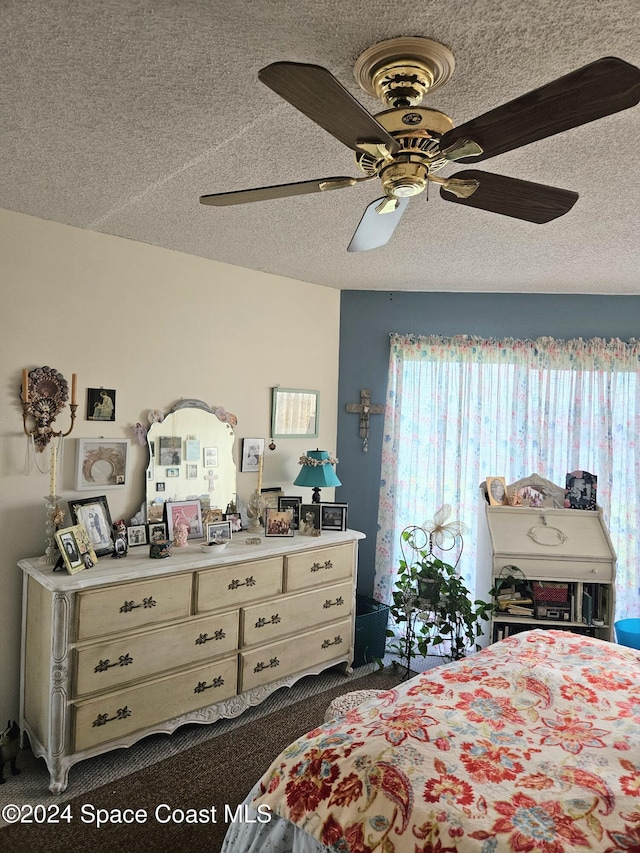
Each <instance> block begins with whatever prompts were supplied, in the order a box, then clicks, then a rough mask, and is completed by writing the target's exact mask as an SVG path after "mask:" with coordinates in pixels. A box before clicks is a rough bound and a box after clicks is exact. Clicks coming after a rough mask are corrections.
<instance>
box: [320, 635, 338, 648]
mask: <svg viewBox="0 0 640 853" xmlns="http://www.w3.org/2000/svg"><path fill="white" fill-rule="evenodd" d="M341 642H342V637H341V636H340V634H338V636H337V637H334V638H333V640H324V642H323V643H322V645H321V646H320V648H321V649H328V648H329V646H339V645H340V643H341Z"/></svg>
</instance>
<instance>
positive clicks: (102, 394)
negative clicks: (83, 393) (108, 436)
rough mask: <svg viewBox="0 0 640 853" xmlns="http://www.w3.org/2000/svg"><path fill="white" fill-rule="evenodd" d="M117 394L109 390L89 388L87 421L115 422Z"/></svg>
mask: <svg viewBox="0 0 640 853" xmlns="http://www.w3.org/2000/svg"><path fill="white" fill-rule="evenodd" d="M115 419H116V392H115V391H114V390H113V389H107V388H87V420H88V421H115Z"/></svg>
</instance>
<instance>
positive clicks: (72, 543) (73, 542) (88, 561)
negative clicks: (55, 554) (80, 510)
mask: <svg viewBox="0 0 640 853" xmlns="http://www.w3.org/2000/svg"><path fill="white" fill-rule="evenodd" d="M56 542H57V544H58V548H59V549H60V553H61V555H62V560H63V562H64V565H65V568H66V570H67V571H68V572H69V574H70V575H75V574H76V572H80V571H82V569H90V568H91V567H92V566H95V564H96V563H97V562H98V558H97V557H96V552H95V551H94V550H93V546H92V545H91V541H90V540H89V535H88V533H87V531H86V528H85V526H84V524H76V525H74V526H73V527H65V528H63V529H62V530H56Z"/></svg>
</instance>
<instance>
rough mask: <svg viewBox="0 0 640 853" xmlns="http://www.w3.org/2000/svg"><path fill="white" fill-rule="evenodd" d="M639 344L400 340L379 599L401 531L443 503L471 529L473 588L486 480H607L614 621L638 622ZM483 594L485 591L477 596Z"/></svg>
mask: <svg viewBox="0 0 640 853" xmlns="http://www.w3.org/2000/svg"><path fill="white" fill-rule="evenodd" d="M639 377H640V341H638V340H632V341H631V342H629V343H625V342H623V341H620V340H617V339H614V340H611V341H605V340H602V339H599V338H597V339H592V340H586V341H584V340H582V339H578V340H572V341H562V340H555V339H553V338H539V339H537V340H535V341H526V340H522V341H520V340H514V339H511V338H508V339H504V340H484V339H481V338H474V337H467V336H459V337H454V338H442V337H439V336H430V337H414V336H406V335H397V334H393V335H391V353H390V360H389V380H388V387H387V406H386V414H385V427H384V443H383V451H382V468H381V488H380V505H379V514H378V538H377V544H376V576H375V587H374V595H375V596H376V598H378V599H379V600H380V601H386V602H388V601H389V599H390V592H391V589H392V587H393V583H394V580H395V574H396V569H397V566H398V563H399V560H400V556H401V555H400V553H399V539H400V533H401V531H402V530H403V529H404V528H405V527H406V526H407V525H409V524H422V523H423V522H424V521H428V520H429V519H432V518H433V515H434V513H435V512H436V510H437V509H438V508H439V507H440V506H441V505H442V504H445V503H447V504H451V506H452V507H453V513H452V516H451V517H452V519H453V518H455V519H456V520H459V521H462V522H464V523H465V524H466V525H467V526H468V527H469V528H470V529H471V533H470V534H469V535H467V536H465V541H464V553H463V555H462V559H461V562H460V571H461V573H462V575H463V576H464V578H465V580H466V581H467V583H468V585H469V586H470V589H472V590H473V589H474V588H475V564H476V528H477V524H476V519H477V516H478V510H479V491H478V486H479V484H480V483H481V482H482V481H483V480H484V479H485V477H487V476H504V477H505V478H506V480H507V482H513V481H514V480H518V479H520V478H521V477H525V476H528V475H529V474H534V473H536V474H539V475H540V476H542V477H545V478H546V479H548V480H552V481H553V482H554V483H558V484H560V485H564V482H565V476H566V474H567V472H569V471H575V470H580V469H581V470H586V471H590V472H591V473H592V474H595V475H597V477H598V494H597V499H598V503H599V504H600V505H601V506H602V507H603V510H604V515H605V521H606V523H607V525H608V527H609V530H610V534H611V538H612V541H613V545H614V548H615V550H616V553H617V557H618V564H617V565H618V568H617V584H616V587H617V611H616V618H624V617H627V616H640V539H639V536H638V534H639V532H640V531H639V527H640V378H639ZM486 592H487V591H486V590H479V589H478V590H476V594H477V595H478V596H483V595H486Z"/></svg>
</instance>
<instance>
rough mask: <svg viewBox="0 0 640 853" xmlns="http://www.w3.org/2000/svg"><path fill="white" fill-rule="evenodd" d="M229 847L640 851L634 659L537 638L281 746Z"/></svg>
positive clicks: (341, 851)
mask: <svg viewBox="0 0 640 853" xmlns="http://www.w3.org/2000/svg"><path fill="white" fill-rule="evenodd" d="M245 802H246V806H247V812H246V820H245V821H244V822H242V823H234V824H232V825H231V826H230V827H229V831H228V833H227V837H226V839H225V843H224V846H223V853H326V851H336V853H368V852H369V851H374V850H375V851H378V852H379V853H501V851H505V853H506V852H507V851H508V853H516V851H522V853H569V851H582V853H584V851H593V853H640V652H639V651H635V650H633V649H628V648H625V647H622V646H618V645H615V644H612V643H606V642H604V641H602V640H597V639H594V638H591V637H586V636H580V635H577V634H572V633H569V632H565V631H556V630H541V629H535V630H531V631H526V632H523V633H521V634H516V635H514V636H512V637H509V638H508V639H505V640H502V641H500V642H498V643H494V644H493V645H492V646H489V648H487V649H484V650H483V651H481V652H478V653H477V654H475V655H473V656H471V657H469V658H466V659H464V660H461V661H457V662H455V663H452V664H449V665H447V666H440V667H438V668H437V669H435V670H430V671H428V672H425V673H422V674H421V675H418V676H416V677H415V678H413V679H411V680H409V681H406V682H404V683H402V684H401V685H400V686H399V687H397V688H395V689H393V690H388V691H385V692H383V693H380V694H378V695H377V696H376V697H375V698H374V699H372V700H369V701H367V702H365V703H364V704H363V705H361V706H359V707H358V708H356V709H354V710H351V711H349V712H348V714H347V715H346V716H344V717H342V718H340V719H338V720H334V721H332V722H330V723H327V724H325V725H323V726H321V727H319V728H317V729H314V730H313V731H311V732H309V733H308V734H306V735H305V736H303V737H302V738H300V739H299V740H297V741H296V742H294V743H292V744H291V745H290V746H289V747H287V748H286V749H285V750H284V751H283V752H282V753H281V754H280V755H279V756H278V757H277V758H276V759H275V760H274V761H273V763H272V765H271V767H270V768H269V770H268V771H267V772H266V773H265V775H264V776H263V778H262V779H261V780H259V782H258V783H257V784H256V785H255V786H254V788H253V790H252V791H251V793H250V794H249V796H248V797H247V800H246V801H245Z"/></svg>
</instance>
